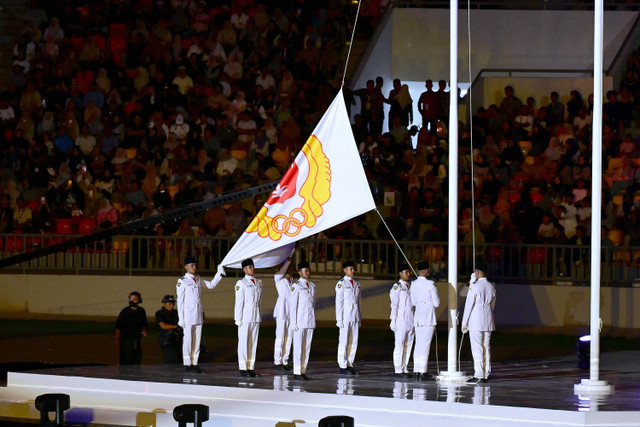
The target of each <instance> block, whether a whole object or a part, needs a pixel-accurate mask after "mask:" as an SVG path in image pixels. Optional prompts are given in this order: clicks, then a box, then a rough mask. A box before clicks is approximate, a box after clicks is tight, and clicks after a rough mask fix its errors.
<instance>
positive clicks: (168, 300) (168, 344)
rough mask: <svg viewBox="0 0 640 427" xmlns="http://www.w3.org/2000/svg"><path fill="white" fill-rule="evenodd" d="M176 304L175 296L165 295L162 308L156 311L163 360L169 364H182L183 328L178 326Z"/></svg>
mask: <svg viewBox="0 0 640 427" xmlns="http://www.w3.org/2000/svg"><path fill="white" fill-rule="evenodd" d="M175 304H176V299H175V298H174V297H173V295H165V296H164V298H162V308H161V309H160V310H158V311H156V325H158V328H159V329H160V335H159V336H158V342H159V343H160V350H162V360H163V361H164V363H167V364H180V363H182V352H181V351H182V350H181V349H182V328H181V327H180V326H178V311H177V310H174V307H175Z"/></svg>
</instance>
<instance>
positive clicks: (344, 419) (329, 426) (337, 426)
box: [318, 415, 355, 427]
mask: <svg viewBox="0 0 640 427" xmlns="http://www.w3.org/2000/svg"><path fill="white" fill-rule="evenodd" d="M354 425H355V424H354V419H353V417H349V416H347V415H331V416H329V417H324V418H322V419H321V420H320V421H318V427H353V426H354Z"/></svg>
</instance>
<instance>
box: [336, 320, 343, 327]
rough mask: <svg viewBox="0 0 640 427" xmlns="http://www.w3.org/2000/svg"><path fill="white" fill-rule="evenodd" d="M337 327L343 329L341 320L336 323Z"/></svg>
mask: <svg viewBox="0 0 640 427" xmlns="http://www.w3.org/2000/svg"><path fill="white" fill-rule="evenodd" d="M336 326H337V327H338V328H342V321H341V320H338V321H337V322H336Z"/></svg>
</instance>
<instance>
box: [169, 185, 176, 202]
mask: <svg viewBox="0 0 640 427" xmlns="http://www.w3.org/2000/svg"><path fill="white" fill-rule="evenodd" d="M167 190H169V196H170V197H171V200H173V196H175V195H176V193H178V190H179V188H178V186H177V185H170V186H169V188H167Z"/></svg>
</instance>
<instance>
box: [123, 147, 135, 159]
mask: <svg viewBox="0 0 640 427" xmlns="http://www.w3.org/2000/svg"><path fill="white" fill-rule="evenodd" d="M124 153H125V155H126V156H127V158H128V159H130V160H133V159H135V158H136V156H137V155H138V149H137V148H135V147H134V148H127V149H126V150H124Z"/></svg>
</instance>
